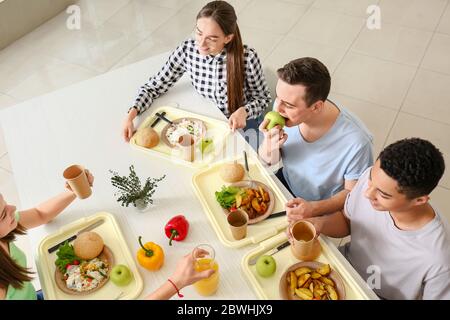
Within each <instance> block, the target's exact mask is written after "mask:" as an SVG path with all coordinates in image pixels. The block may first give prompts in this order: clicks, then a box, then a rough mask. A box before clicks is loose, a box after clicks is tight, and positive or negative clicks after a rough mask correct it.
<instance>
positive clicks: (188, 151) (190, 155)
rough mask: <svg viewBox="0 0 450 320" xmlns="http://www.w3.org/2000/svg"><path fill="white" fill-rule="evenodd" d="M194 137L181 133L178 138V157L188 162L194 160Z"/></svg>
mask: <svg viewBox="0 0 450 320" xmlns="http://www.w3.org/2000/svg"><path fill="white" fill-rule="evenodd" d="M194 142H195V141H194V137H193V136H191V135H190V134H185V135H182V136H181V137H180V138H179V139H178V144H177V147H178V149H179V150H180V157H181V158H182V159H183V160H185V161H189V162H193V161H194V155H195V143H194Z"/></svg>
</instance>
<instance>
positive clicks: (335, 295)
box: [325, 285, 339, 300]
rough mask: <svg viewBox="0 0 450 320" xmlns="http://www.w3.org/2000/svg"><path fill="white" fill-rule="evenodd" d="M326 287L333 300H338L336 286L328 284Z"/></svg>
mask: <svg viewBox="0 0 450 320" xmlns="http://www.w3.org/2000/svg"><path fill="white" fill-rule="evenodd" d="M325 289H326V290H327V292H328V295H329V297H330V299H331V300H338V299H339V297H338V294H337V292H336V290H334V288H333V287H332V286H330V285H326V286H325Z"/></svg>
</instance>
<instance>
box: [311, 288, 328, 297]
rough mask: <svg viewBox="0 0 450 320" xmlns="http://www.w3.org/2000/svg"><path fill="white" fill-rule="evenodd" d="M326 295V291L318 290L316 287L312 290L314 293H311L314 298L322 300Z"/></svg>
mask: <svg viewBox="0 0 450 320" xmlns="http://www.w3.org/2000/svg"><path fill="white" fill-rule="evenodd" d="M325 293H326V291H325V290H322V289H320V288H318V287H315V288H314V291H313V295H314V298H316V299H317V298H322V296H323V295H324V294H325Z"/></svg>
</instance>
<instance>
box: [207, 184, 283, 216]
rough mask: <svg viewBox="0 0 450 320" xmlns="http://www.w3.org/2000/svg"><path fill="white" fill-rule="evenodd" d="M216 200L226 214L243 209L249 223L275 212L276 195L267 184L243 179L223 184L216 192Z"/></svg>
mask: <svg viewBox="0 0 450 320" xmlns="http://www.w3.org/2000/svg"><path fill="white" fill-rule="evenodd" d="M215 196H216V200H217V202H218V203H219V204H220V206H221V207H222V209H223V210H224V212H225V213H226V214H229V213H230V212H231V211H233V210H237V209H241V210H244V211H245V212H247V214H248V218H249V220H248V224H255V223H258V222H260V221H262V220H264V219H266V218H267V217H268V216H270V214H271V213H272V212H273V208H274V206H275V196H274V193H273V191H272V190H271V189H270V187H268V186H267V185H266V184H264V183H262V182H259V181H254V180H243V181H239V182H235V183H232V184H230V185H228V186H222V189H221V190H220V191H216V193H215Z"/></svg>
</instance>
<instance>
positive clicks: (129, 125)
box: [122, 118, 134, 142]
mask: <svg viewBox="0 0 450 320" xmlns="http://www.w3.org/2000/svg"><path fill="white" fill-rule="evenodd" d="M133 133H134V125H133V120H128V118H127V119H126V120H125V121H124V122H123V126H122V136H123V139H124V140H125V141H126V142H130V139H131V137H132V136H133Z"/></svg>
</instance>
